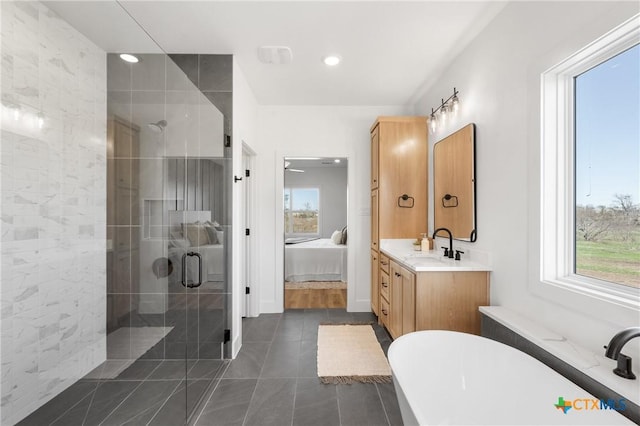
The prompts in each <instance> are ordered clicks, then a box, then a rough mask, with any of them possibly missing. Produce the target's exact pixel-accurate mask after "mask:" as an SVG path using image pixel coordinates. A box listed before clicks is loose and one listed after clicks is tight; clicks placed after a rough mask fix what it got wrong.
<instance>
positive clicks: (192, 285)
mask: <svg viewBox="0 0 640 426" xmlns="http://www.w3.org/2000/svg"><path fill="white" fill-rule="evenodd" d="M191 256H195V257H197V258H198V282H189V281H188V279H187V257H191ZM182 285H183V286H184V287H188V288H196V287H200V286H201V285H202V256H201V255H200V253H198V252H195V251H190V252H188V253H185V254H183V255H182Z"/></svg>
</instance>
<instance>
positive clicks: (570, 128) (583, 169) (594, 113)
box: [541, 19, 640, 309]
mask: <svg viewBox="0 0 640 426" xmlns="http://www.w3.org/2000/svg"><path fill="white" fill-rule="evenodd" d="M639 35H640V26H639V25H638V20H637V19H631V20H629V21H627V22H626V23H624V24H622V25H620V26H619V27H618V28H616V29H614V30H612V31H611V32H609V33H607V34H605V35H604V36H602V37H601V38H599V39H598V40H596V41H594V42H593V43H591V44H590V45H588V46H586V47H585V48H584V49H582V50H580V51H578V52H576V53H575V54H574V55H572V56H570V57H569V58H567V59H566V60H564V61H563V62H561V63H559V64H558V65H556V66H554V67H552V68H550V69H549V70H547V71H546V72H544V73H543V74H542V101H541V102H542V123H541V124H542V130H541V135H542V151H541V180H542V181H541V185H542V186H541V189H542V191H541V197H542V198H541V202H542V206H541V207H542V208H541V237H542V239H541V249H542V250H541V256H542V257H541V281H542V283H543V284H550V285H552V286H557V287H561V288H564V289H567V290H571V291H574V292H576V293H581V294H585V295H589V296H592V297H595V298H597V299H601V300H607V301H609V302H611V303H615V304H618V305H623V306H628V307H632V308H634V309H638V308H639V307H640V303H639V302H640V292H639V291H638V289H639V288H640V281H638V273H637V271H638V268H639V267H640V248H639V247H640V205H639V204H638V203H639V202H640V193H639V191H640V187H639V186H638V182H639V181H640V166H639V163H638V158H639V157H640V119H639V117H640V95H639V93H640V84H639V80H638V75H639V73H640V45H639V44H638V36H639Z"/></svg>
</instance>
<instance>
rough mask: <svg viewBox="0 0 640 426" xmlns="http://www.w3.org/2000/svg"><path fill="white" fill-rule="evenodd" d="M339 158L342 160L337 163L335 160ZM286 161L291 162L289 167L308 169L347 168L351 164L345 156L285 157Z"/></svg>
mask: <svg viewBox="0 0 640 426" xmlns="http://www.w3.org/2000/svg"><path fill="white" fill-rule="evenodd" d="M336 159H339V160H340V162H339V163H336V162H335V161H334V160H336ZM285 161H286V162H288V163H289V167H288V168H289V169H298V170H306V169H309V168H323V169H326V168H331V169H338V168H346V167H348V165H349V160H348V159H346V158H344V157H331V158H314V159H312V158H305V159H301V158H285Z"/></svg>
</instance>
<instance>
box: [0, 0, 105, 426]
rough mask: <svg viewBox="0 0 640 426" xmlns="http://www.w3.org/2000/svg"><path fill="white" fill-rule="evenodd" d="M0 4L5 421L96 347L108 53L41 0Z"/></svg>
mask: <svg viewBox="0 0 640 426" xmlns="http://www.w3.org/2000/svg"><path fill="white" fill-rule="evenodd" d="M1 7H2V27H1V28H2V49H1V53H2V77H1V80H2V133H1V150H0V190H1V196H2V203H1V204H0V213H1V216H0V217H1V222H0V229H1V239H0V243H1V249H2V269H1V272H0V276H1V286H0V299H1V302H2V316H1V318H2V325H1V334H0V355H1V359H2V386H1V393H2V406H1V422H2V424H3V425H5V424H14V423H15V422H17V421H19V420H20V419H21V418H23V417H24V416H26V415H27V414H28V413H30V412H31V411H33V410H35V409H36V408H38V407H39V406H40V405H42V404H44V403H45V402H46V401H48V400H49V399H51V398H52V397H53V396H55V395H56V394H58V393H59V392H61V391H62V390H63V389H65V388H66V387H67V386H69V385H70V384H72V383H73V382H74V381H76V380H77V379H79V378H80V377H82V376H83V375H84V374H86V373H87V372H89V371H90V370H91V369H93V368H94V367H95V366H97V365H98V364H100V363H101V362H102V361H103V360H104V359H105V355H106V347H105V346H106V339H105V324H106V321H105V305H106V301H105V297H106V290H105V283H106V277H105V258H106V254H105V253H106V250H105V229H106V223H105V222H106V218H105V212H106V189H105V188H106V158H105V155H106V54H105V52H103V51H101V50H100V49H99V48H98V47H96V46H95V45H94V44H92V43H91V42H90V41H89V40H87V39H86V38H85V37H84V36H83V35H81V34H80V33H79V32H78V31H76V30H75V29H73V28H72V27H71V26H70V25H68V24H67V23H66V22H65V21H63V20H61V19H60V18H58V17H57V16H56V15H55V14H54V13H53V12H52V11H50V10H49V9H48V8H47V7H46V6H44V5H43V4H41V3H37V2H2V3H1Z"/></svg>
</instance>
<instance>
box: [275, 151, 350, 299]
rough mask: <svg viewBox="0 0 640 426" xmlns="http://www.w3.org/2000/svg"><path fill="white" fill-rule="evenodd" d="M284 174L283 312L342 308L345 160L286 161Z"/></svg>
mask: <svg viewBox="0 0 640 426" xmlns="http://www.w3.org/2000/svg"><path fill="white" fill-rule="evenodd" d="M284 170H285V174H284V188H283V200H284V209H283V210H284V218H283V221H284V231H285V235H284V237H285V238H284V240H285V245H284V265H283V267H284V274H283V276H284V308H285V309H312V308H325V309H326V308H346V306H347V247H348V245H347V243H348V229H347V197H348V192H347V176H348V162H347V159H346V158H334V157H327V158H290V157H287V158H285V159H284Z"/></svg>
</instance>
